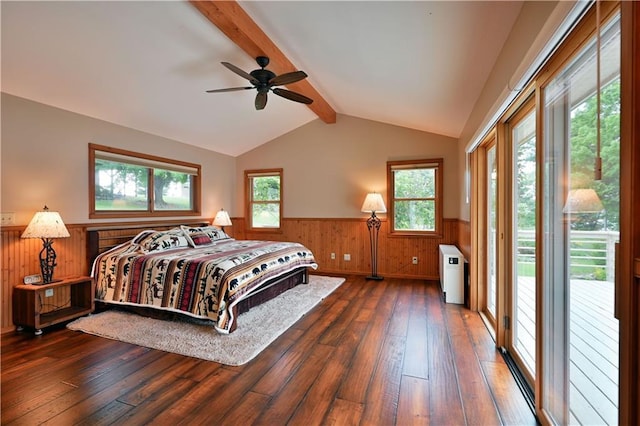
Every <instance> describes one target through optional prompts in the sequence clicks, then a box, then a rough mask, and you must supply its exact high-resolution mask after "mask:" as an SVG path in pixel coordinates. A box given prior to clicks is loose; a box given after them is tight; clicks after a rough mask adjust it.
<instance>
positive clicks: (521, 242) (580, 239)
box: [518, 230, 620, 282]
mask: <svg viewBox="0 0 640 426" xmlns="http://www.w3.org/2000/svg"><path fill="white" fill-rule="evenodd" d="M619 238H620V233H619V232H616V231H571V246H570V247H571V248H570V250H571V253H570V259H571V278H581V279H590V280H598V281H611V282H613V281H614V273H615V243H616V242H617V241H618V240H619ZM535 256H536V248H535V231H533V230H531V231H523V230H521V231H518V263H520V264H523V265H526V264H530V265H533V264H535Z"/></svg>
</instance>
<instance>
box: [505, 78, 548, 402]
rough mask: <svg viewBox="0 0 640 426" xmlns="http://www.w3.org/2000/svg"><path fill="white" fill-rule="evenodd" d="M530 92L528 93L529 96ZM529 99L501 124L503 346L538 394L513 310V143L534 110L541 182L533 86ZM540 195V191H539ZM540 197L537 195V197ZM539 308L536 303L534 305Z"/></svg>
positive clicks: (526, 92)
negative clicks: (517, 344) (523, 355)
mask: <svg viewBox="0 0 640 426" xmlns="http://www.w3.org/2000/svg"><path fill="white" fill-rule="evenodd" d="M526 94H528V95H526ZM523 97H524V98H525V99H526V100H525V101H523V102H522V103H519V104H518V106H517V108H516V109H515V110H514V111H510V113H508V114H506V117H507V118H506V119H505V120H504V121H503V122H502V123H501V124H500V125H499V132H500V133H501V134H502V135H503V139H504V141H505V144H504V151H505V155H504V156H505V160H506V161H505V164H504V170H505V175H506V176H509V177H508V178H505V179H504V186H505V188H506V191H505V201H504V206H505V207H506V208H505V209H504V211H502V212H501V214H503V215H504V219H503V221H504V223H505V238H504V240H505V244H504V253H505V254H504V259H508V261H506V262H504V264H503V265H504V266H503V269H504V274H505V277H507V279H506V280H505V285H504V295H505V297H504V300H505V307H504V312H505V315H506V316H507V317H508V318H509V323H510V324H509V325H510V326H509V327H508V328H505V330H504V339H503V346H504V348H505V349H506V350H507V351H508V352H509V354H510V356H511V357H512V359H513V360H514V362H515V363H516V365H517V366H518V368H519V370H520V372H521V374H522V375H523V377H524V378H525V380H526V381H527V382H528V384H529V386H530V387H531V390H532V391H533V392H534V393H535V385H536V377H535V373H534V374H533V375H532V374H531V373H530V372H529V371H528V370H527V368H526V367H525V362H524V360H523V359H522V358H521V357H520V355H519V353H518V351H517V350H516V348H515V342H514V340H515V336H514V333H515V330H516V324H515V322H516V321H517V316H516V315H515V312H514V310H515V309H516V308H517V306H516V303H515V300H514V298H515V297H516V290H515V288H514V286H515V285H516V282H515V278H516V277H515V270H516V268H517V266H516V265H514V263H513V259H514V258H515V255H516V252H517V247H514V242H515V238H516V231H515V230H514V229H513V226H514V224H515V222H516V221H515V218H514V216H515V212H514V209H513V206H514V201H515V200H514V198H515V194H514V191H515V178H514V173H515V167H514V161H515V160H514V155H515V152H516V151H515V147H514V146H513V143H514V141H513V129H514V128H515V127H516V126H517V125H518V124H519V123H521V122H522V120H524V119H525V118H526V117H527V116H528V115H529V114H531V113H535V114H536V124H535V132H536V191H537V187H538V182H539V178H538V175H539V172H540V163H539V151H540V141H539V138H538V137H537V135H538V127H539V125H538V111H537V108H536V98H535V96H534V86H530V87H528V88H527V90H526V91H525V95H524V96H523ZM536 197H537V194H536ZM536 199H538V198H536ZM535 215H536V218H539V217H540V216H539V212H538V202H536V211H535ZM537 222H538V220H537V219H536V228H535V232H534V235H535V241H536V242H535V247H536V250H535V253H536V254H535V261H536V269H537V264H538V263H539V255H538V241H539V240H538V228H539V224H538V223H537ZM534 293H535V295H536V301H537V300H539V299H538V274H537V270H536V277H535V290H534ZM535 305H536V307H537V305H538V304H537V303H536V304H535ZM534 315H535V318H536V330H535V331H534V333H535V338H536V342H537V340H538V331H537V330H538V326H537V324H539V319H538V309H536V312H535V313H534ZM537 347H538V345H537V344H536V348H535V349H534V353H535V357H536V371H537V369H538V366H537V360H538V349H537Z"/></svg>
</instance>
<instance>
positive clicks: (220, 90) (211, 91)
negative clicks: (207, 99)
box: [206, 86, 255, 93]
mask: <svg viewBox="0 0 640 426" xmlns="http://www.w3.org/2000/svg"><path fill="white" fill-rule="evenodd" d="M246 89H255V87H253V86H249V87H229V88H228V89H214V90H206V92H207V93H222V92H235V91H236V90H246Z"/></svg>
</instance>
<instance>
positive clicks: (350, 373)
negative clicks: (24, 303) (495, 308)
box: [0, 277, 536, 426]
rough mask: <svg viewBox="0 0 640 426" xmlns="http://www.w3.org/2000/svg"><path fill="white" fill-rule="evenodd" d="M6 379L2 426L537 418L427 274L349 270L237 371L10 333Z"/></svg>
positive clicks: (62, 336)
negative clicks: (353, 273) (391, 275)
mask: <svg viewBox="0 0 640 426" xmlns="http://www.w3.org/2000/svg"><path fill="white" fill-rule="evenodd" d="M240 326H242V324H240ZM1 386H2V387H1V393H2V401H1V403H2V405H1V407H0V409H1V411H2V418H1V423H2V424H3V425H5V424H7V425H9V424H16V425H18V424H21V425H22V424H24V425H34V424H51V425H71V424H86V425H103V424H104V425H107V424H176V425H193V424H230V425H248V424H264V425H280V424H291V425H299V424H304V425H305V426H310V425H325V424H339V425H410V424H415V425H420V424H432V425H466V424H469V425H472V424H478V425H480V424H481V425H500V424H504V425H527V424H530V425H534V424H536V420H535V417H534V416H533V414H532V413H531V411H530V410H529V407H528V406H527V403H526V402H525V399H524V397H523V396H522V394H521V393H520V390H519V389H518V387H517V385H516V382H515V380H514V379H513V377H512V376H511V374H510V372H509V369H508V368H507V366H506V364H505V363H504V361H503V359H502V357H501V356H500V354H499V353H498V351H497V350H496V349H495V346H494V342H493V340H492V339H491V337H490V335H489V333H488V332H487V330H486V328H485V327H484V324H483V323H482V320H481V319H480V317H479V316H478V315H477V314H475V313H473V312H471V311H469V310H467V309H464V308H463V307H461V306H458V305H451V304H443V303H442V300H441V297H440V293H439V286H438V283H436V282H425V281H422V280H397V279H385V280H384V281H380V282H371V281H366V280H365V279H364V278H363V277H348V279H347V281H346V282H345V283H344V284H343V285H342V286H341V287H340V288H338V290H336V291H335V292H334V293H333V294H332V295H331V296H329V297H328V298H327V299H325V300H324V301H323V302H322V303H321V304H319V305H318V306H317V307H316V308H314V309H313V310H312V311H310V312H309V313H308V314H307V315H305V316H304V317H303V318H302V319H301V320H300V321H298V322H297V323H296V324H295V325H294V326H293V327H291V328H290V329H289V330H288V331H287V332H285V333H284V334H283V335H282V336H280V337H279V338H278V339H277V340H276V341H275V342H274V343H272V344H271V345H270V346H269V347H268V348H266V349H265V350H264V351H263V352H262V353H261V354H260V355H258V357H256V358H255V359H254V360H253V361H251V362H250V363H248V364H245V365H243V366H240V367H231V366H224V365H221V364H217V363H213V362H209V361H202V360H199V359H194V358H188V357H184V356H180V355H176V354H171V353H166V352H161V351H157V350H152V349H147V348H142V347H138V346H134V345H130V344H126V343H122V342H117V341H112V340H108V339H103V338H100V337H95V336H90V335H87V334H83V333H79V332H73V331H69V330H67V329H65V328H63V327H57V328H54V329H46V330H45V333H44V335H42V336H39V337H35V336H33V334H32V333H24V332H23V333H17V332H16V333H8V334H5V335H3V336H2V378H1Z"/></svg>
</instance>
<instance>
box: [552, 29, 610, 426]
mask: <svg viewBox="0 0 640 426" xmlns="http://www.w3.org/2000/svg"><path fill="white" fill-rule="evenodd" d="M601 34H602V35H601V39H600V45H601V48H600V53H601V56H600V58H601V59H600V61H598V57H597V55H596V53H597V45H598V43H597V40H596V37H593V38H592V39H590V40H589V41H588V43H587V44H586V45H585V46H584V47H582V49H581V50H580V51H579V52H578V54H577V55H575V56H574V57H573V59H572V60H571V61H570V62H569V63H568V64H566V65H565V66H564V67H563V68H562V69H561V70H560V71H559V72H558V73H557V74H556V75H555V77H554V78H553V79H552V80H551V81H550V82H549V83H548V84H547V85H545V87H544V88H543V101H544V117H543V126H544V128H545V133H544V144H543V146H544V159H545V161H544V168H543V188H542V189H543V209H542V217H541V221H542V229H543V232H544V239H543V241H542V246H543V253H542V258H543V259H544V265H543V266H542V268H541V269H539V270H542V271H543V274H542V277H541V278H542V286H543V292H542V294H543V303H542V307H543V316H542V318H543V325H542V330H541V331H542V341H543V344H542V358H543V359H542V364H541V365H542V366H543V371H542V375H541V377H542V380H543V388H542V401H541V402H542V407H543V410H544V412H545V415H546V416H548V417H549V418H550V419H551V420H552V421H553V422H556V423H559V424H615V423H617V419H618V360H619V355H618V336H619V332H618V322H617V320H616V319H615V318H614V309H613V307H614V303H613V301H614V278H613V277H614V272H615V261H614V244H615V242H616V241H617V239H618V230H619V227H618V218H619V214H618V213H619V190H620V185H619V164H620V154H619V152H620V151H619V148H620V53H619V52H620V24H619V17H614V18H613V19H611V20H609V22H608V23H607V24H606V25H604V26H603V28H602V29H601ZM598 62H600V66H599V70H600V71H599V72H598ZM598 89H600V90H599V92H598ZM598 114H599V117H598ZM598 123H599V125H600V131H598ZM598 155H600V157H601V159H602V172H601V174H600V173H599V171H598V168H599V167H598V166H597V164H598V161H597V158H598Z"/></svg>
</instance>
